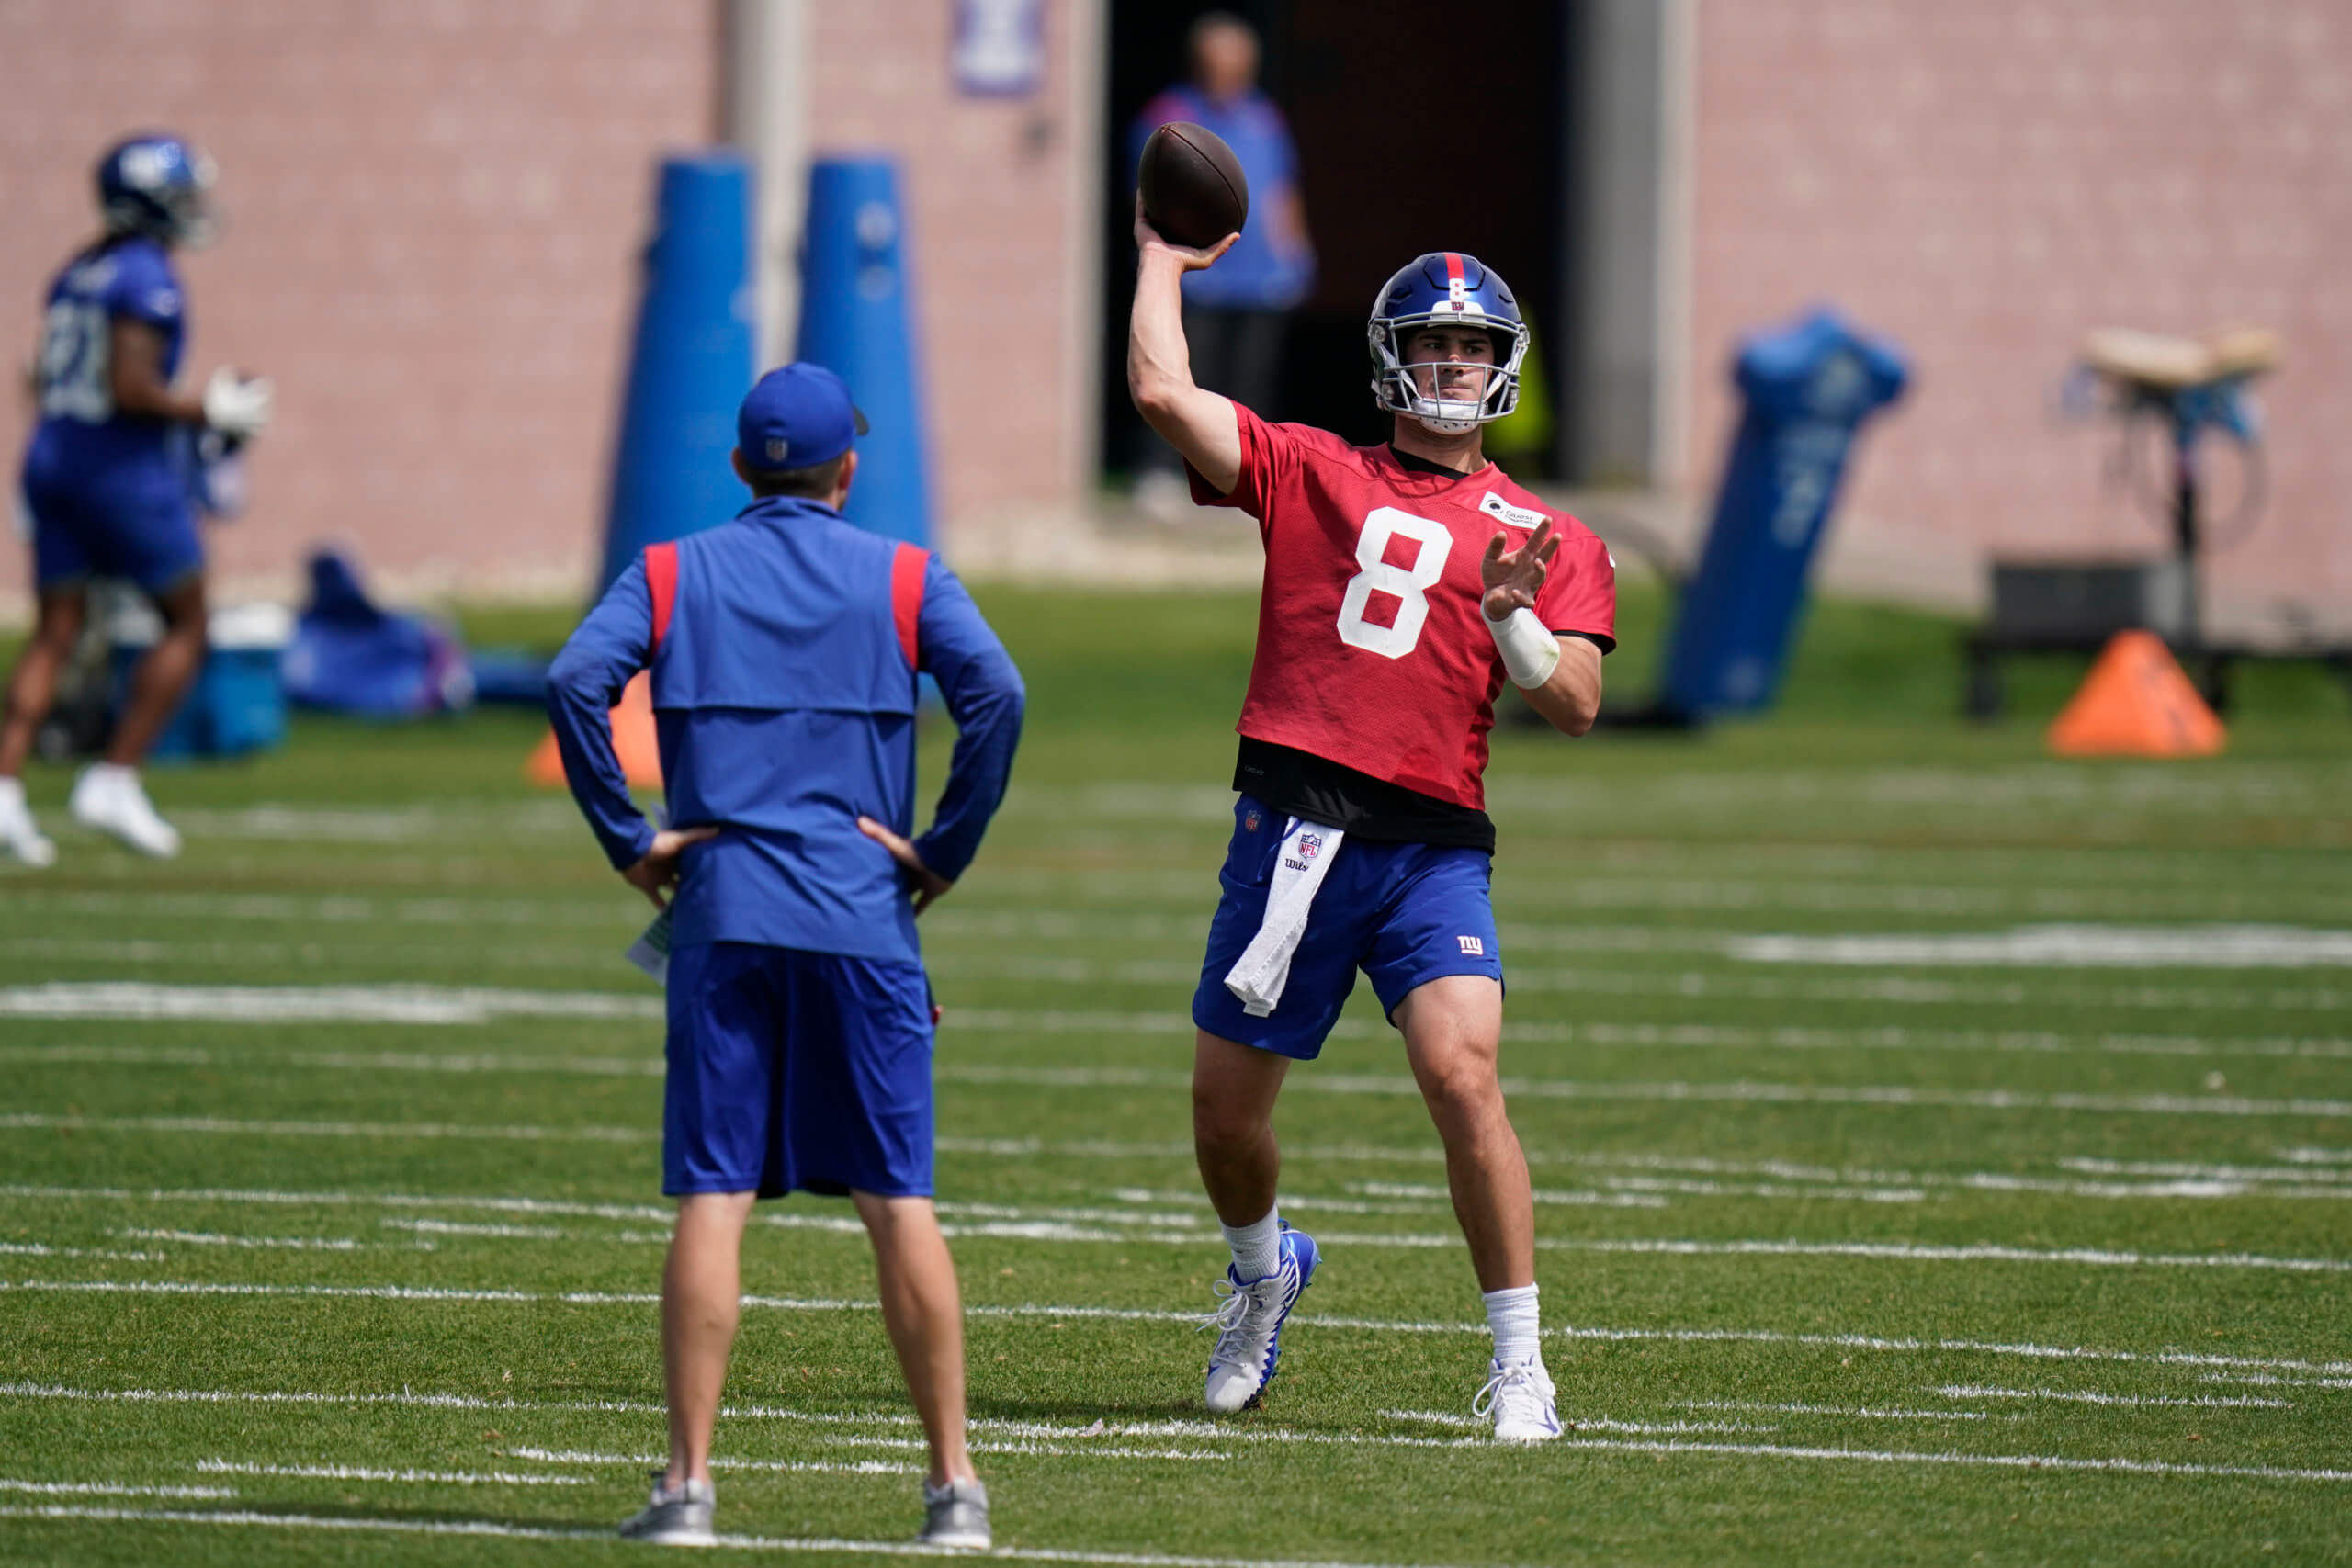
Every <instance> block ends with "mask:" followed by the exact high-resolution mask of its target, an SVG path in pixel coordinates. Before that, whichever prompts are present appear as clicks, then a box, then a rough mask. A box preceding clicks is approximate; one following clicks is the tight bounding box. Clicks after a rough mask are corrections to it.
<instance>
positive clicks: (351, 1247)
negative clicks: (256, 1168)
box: [115, 1230, 368, 1252]
mask: <svg viewBox="0 0 2352 1568" xmlns="http://www.w3.org/2000/svg"><path fill="white" fill-rule="evenodd" d="M115 1234H116V1235H127V1236H130V1237H131V1238H132V1239H134V1240H137V1241H175V1242H183V1243H186V1244H187V1245H188V1246H190V1247H249V1248H270V1249H284V1250H287V1251H293V1252H356V1251H358V1250H359V1249H360V1248H361V1247H366V1246H367V1245H368V1244H367V1243H366V1242H364V1241H355V1240H353V1239H352V1238H351V1237H349V1236H311V1235H220V1233H219V1232H217V1231H157V1230H123V1231H118V1232H116V1233H115Z"/></svg>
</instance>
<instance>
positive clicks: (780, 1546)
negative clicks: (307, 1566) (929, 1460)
mask: <svg viewBox="0 0 2352 1568" xmlns="http://www.w3.org/2000/svg"><path fill="white" fill-rule="evenodd" d="M0 1518H16V1519H61V1520H62V1519H87V1520H96V1521H105V1522H109V1523H154V1524H183V1525H257V1526H261V1527H263V1528H266V1529H289V1530H298V1529H323V1530H381V1531H387V1532H390V1533H393V1534H399V1535H463V1536H494V1537H503V1538H505V1539H508V1540H599V1541H609V1540H613V1539H614V1536H613V1532H612V1531H610V1530H608V1529H561V1528H560V1527H556V1526H542V1525H514V1524H506V1523H503V1522H502V1521H499V1520H494V1519H380V1518H374V1519H371V1518H347V1517H320V1516H317V1515H311V1514H264V1513H254V1512H250V1511H246V1510H237V1511H230V1510H226V1509H224V1510H221V1511H220V1512H218V1513H213V1512H205V1511H200V1510H196V1509H173V1508H93V1507H81V1506H58V1505H51V1506H41V1507H28V1508H0ZM712 1544H713V1545H715V1546H718V1547H721V1548H731V1549H733V1550H736V1551H824V1552H833V1553H837V1554H842V1555H864V1556H871V1557H922V1558H926V1559H932V1560H937V1559H939V1558H940V1557H942V1556H943V1555H952V1554H943V1553H942V1552H941V1551H940V1550H939V1548H937V1547H934V1546H923V1545H921V1544H919V1543H917V1542H914V1541H902V1540H824V1539H811V1538H791V1537H779V1536H750V1535H722V1536H720V1537H718V1540H716V1541H714V1542H713V1543H712ZM975 1555H976V1557H985V1559H986V1560H987V1561H989V1562H1074V1563H1090V1564H1099V1565H1101V1568H1400V1565H1397V1564H1381V1563H1357V1562H1330V1561H1325V1560H1311V1559H1306V1558H1295V1557H1246V1558H1245V1557H1176V1556H1170V1555H1168V1554H1165V1553H1160V1552H1136V1551H1080V1550H1076V1549H1072V1548H1053V1547H1023V1546H1000V1547H997V1548H995V1549H994V1550H992V1551H989V1552H986V1553H984V1554H975Z"/></svg>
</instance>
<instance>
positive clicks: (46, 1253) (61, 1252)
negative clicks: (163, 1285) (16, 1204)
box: [0, 1241, 171, 1263]
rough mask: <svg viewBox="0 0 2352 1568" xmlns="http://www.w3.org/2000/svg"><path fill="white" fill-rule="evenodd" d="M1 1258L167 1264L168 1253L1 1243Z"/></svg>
mask: <svg viewBox="0 0 2352 1568" xmlns="http://www.w3.org/2000/svg"><path fill="white" fill-rule="evenodd" d="M0 1257H6V1258H98V1259H100V1260H101V1261H104V1262H107V1263H165V1262H169V1261H170V1259H171V1254H170V1253H167V1252H109V1251H107V1250H106V1249H105V1248H103V1247H51V1245H50V1244H49V1243H47V1242H45V1241H0Z"/></svg>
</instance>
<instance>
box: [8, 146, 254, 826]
mask: <svg viewBox="0 0 2352 1568" xmlns="http://www.w3.org/2000/svg"><path fill="white" fill-rule="evenodd" d="M212 184H213V169H212V161H211V160H210V159H209V158H207V157H206V156H204V154H202V153H201V152H198V151H197V150H196V149H195V148H193V147H191V146H190V145H189V144H188V143H187V142H186V141H181V140H180V139H179V138H178V137H175V136H135V137H132V138H131V139H130V140H129V141H125V142H122V143H121V144H120V145H119V146H117V147H115V148H114V149H113V150H112V151H110V152H107V155H106V156H105V157H104V158H103V159H101V160H100V161H99V164H98V170H97V186H98V209H99V211H100V213H101V214H103V216H104V219H105V222H106V229H105V231H104V232H103V233H101V234H100V235H99V236H98V238H97V239H96V240H94V241H92V242H91V243H89V244H87V245H85V246H84V247H83V248H82V249H81V250H80V251H78V252H76V253H75V254H74V258H73V259H72V260H71V261H69V262H67V263H66V264H65V267H64V270H62V272H60V273H59V274H58V275H57V278H56V281H55V282H53V283H52V284H51V285H50V290H49V309H48V314H47V316H46V318H45V319H44V321H43V324H42V337H41V349H40V362H39V364H38V365H37V367H35V370H34V376H35V380H36V393H37V396H38V398H39V400H40V423H38V424H37V425H35V426H34V428H33V435H32V442H31V445H30V446H29V447H28V449H27V451H26V454H25V466H24V494H25V502H26V504H27V506H28V509H29V510H30V512H31V513H32V520H33V588H34V592H35V594H36V596H37V599H38V609H37V611H36V615H35V620H34V625H33V635H32V640H31V641H30V642H29V643H28V644H27V645H26V647H25V651H24V653H23V655H22V657H20V658H19V659H18V660H17V668H16V671H15V673H14V674H13V675H12V676H11V677H10V678H9V682H8V696H7V708H6V715H5V716H0V850H5V851H7V852H12V853H14V854H15V855H16V856H17V858H18V859H19V860H23V861H26V862H28V863H31V864H34V865H47V864H49V863H51V862H52V861H54V860H55V859H56V854H57V852H56V849H55V847H54V846H53V845H51V842H50V841H49V840H48V839H47V838H45V837H43V836H42V834H41V832H40V829H39V827H38V826H37V825H36V824H35V823H34V821H33V818H32V813H31V812H30V810H29V809H28V807H26V805H25V789H24V783H23V774H24V769H25V759H26V758H27V757H28V755H29V754H30V753H31V750H32V744H33V733H34V731H35V730H36V729H37V728H39V727H40V722H41V720H42V718H44V717H45V716H47V715H48V712H49V705H50V701H51V697H52V696H53V694H55V692H56V687H57V675H58V671H59V670H60V669H62V667H63V666H64V664H65V663H66V661H67V660H69V659H70V658H71V657H72V656H73V651H74V643H75V641H76V640H77V639H78V638H79V637H81V634H82V624H83V621H84V619H85V616H86V615H87V614H88V610H89V592H88V589H89V582H90V579H91V578H92V577H94V576H102V577H119V578H127V579H129V580H130V581H132V582H135V583H137V584H138V585H139V587H140V589H141V591H142V592H145V593H146V594H147V596H148V597H149V598H151V599H153V601H154V603H155V607H156V609H157V610H158V611H160V612H161V613H162V615H163V618H164V635H163V637H161V639H159V640H158V641H157V642H156V644H155V646H154V647H153V649H150V650H149V651H148V652H147V654H146V656H145V657H144V658H142V659H141V660H140V661H139V663H138V665H137V667H136V668H135V669H134V670H133V671H131V676H130V700H129V701H128V702H127V703H126V704H125V705H124V707H123V712H122V716H121V717H120V719H119V720H118V721H117V723H116V725H115V730H114V736H113V739H111V740H109V741H108V742H107V750H106V755H105V757H104V759H103V760H102V761H98V762H96V763H95V764H94V765H92V766H91V767H90V768H89V769H87V770H86V771H85V773H83V774H82V777H81V778H80V780H79V781H78V782H76V784H74V794H73V797H72V800H71V802H70V803H69V806H68V807H67V809H68V810H70V811H71V812H72V813H73V816H74V819H75V820H76V821H78V822H81V823H83V824H84V825H85V826H87V827H91V828H96V829H100V830H101V831H104V832H107V833H111V834H113V835H114V836H115V837H116V838H118V839H120V840H122V841H123V842H124V843H126V844H129V845H130V847H131V848H133V849H135V850H141V851H144V852H146V853H148V854H151V855H174V854H177V853H178V852H179V847H180V836H179V834H178V833H177V832H175V830H174V829H173V828H172V826H171V824H170V823H168V822H165V821H164V819H163V818H161V817H159V816H157V815H156V813H155V808H154V807H153V805H152V804H150V803H149V801H148V799H147V792H146V790H145V788H144V787H143V786H141V784H140V782H139V764H140V763H141V761H143V760H144V759H145V758H146V755H147V750H148V748H149V747H151V746H153V744H154V741H155V738H156V736H158V735H160V734H161V733H163V729H164V725H165V724H167V723H168V722H170V720H171V716H172V714H173V712H174V711H175V709H177V708H178V706H179V705H180V699H181V698H182V697H183V696H185V695H186V694H187V688H188V683H189V682H191V681H193V680H195V679H196V675H197V671H198V669H199V668H200V667H201V666H202V664H203V662H204V644H205V594H204V545H203V541H202V539H201V538H199V537H198V533H197V525H196V511H195V490H196V483H197V473H196V457H195V445H196V444H195V440H194V437H195V436H196V435H197V434H198V432H200V431H202V430H205V429H207V428H209V429H211V430H215V431H219V432H220V433H221V434H224V435H227V436H232V437H235V438H239V439H242V438H243V437H246V436H250V435H253V434H255V433H256V432H258V431H259V430H260V429H261V428H262V427H263V426H264V425H265V424H266V423H269V412H270V386H269V383H268V382H267V381H264V380H249V379H246V378H243V377H240V376H239V375H237V374H236V373H235V372H234V371H232V370H230V369H227V368H226V367H223V368H221V369H219V370H216V371H214V372H213V373H212V378H211V379H210V380H209V381H207V382H206V383H205V386H204V390H203V392H202V393H201V394H200V395H199V394H195V393H189V392H183V391H179V390H176V389H175V387H174V381H175V378H176V377H177V376H178V374H179V367H180V355H181V351H182V349H183V348H184V347H185V346H186V344H187V299H186V297H185V296H184V295H183V294H182V292H181V290H180V284H179V277H178V276H177V274H175V272H174V271H173V269H172V252H173V250H174V249H175V247H177V246H181V245H187V246H191V247H193V246H198V245H202V244H205V243H209V241H210V239H211V237H212V229H213V225H212V216H211V191H212Z"/></svg>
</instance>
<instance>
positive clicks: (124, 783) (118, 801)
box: [65, 762, 180, 860]
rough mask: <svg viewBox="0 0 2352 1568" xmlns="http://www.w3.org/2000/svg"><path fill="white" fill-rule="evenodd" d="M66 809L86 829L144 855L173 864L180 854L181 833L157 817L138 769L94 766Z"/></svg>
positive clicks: (97, 764) (95, 764) (77, 785)
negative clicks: (112, 837) (96, 831)
mask: <svg viewBox="0 0 2352 1568" xmlns="http://www.w3.org/2000/svg"><path fill="white" fill-rule="evenodd" d="M65 809H66V810H67V811H68V812H70V813H72V815H73V818H74V821H76V822H79V823H80V824H82V826H83V827H85V828H95V829H97V830H98V831H99V832H101V833H111V834H113V835H114V836H115V837H116V838H118V839H119V840H122V841H123V842H124V843H126V844H128V845H130V847H131V848H132V849H134V850H137V851H138V852H140V853H141V854H147V855H153V856H155V857H156V858H157V859H159V860H169V859H170V858H171V857H172V856H174V855H175V854H177V853H179V852H180V835H179V830H178V829H175V828H174V827H173V826H172V825H171V824H170V823H169V822H166V821H164V819H163V818H161V817H159V816H157V815H156V814H155V807H154V806H153V804H152V803H151V802H150V801H149V800H148V798H147V791H146V790H145V789H144V788H143V787H141V784H140V783H139V770H138V769H136V768H123V767H117V766H115V765H114V764H113V763H111V762H96V763H93V764H92V765H91V767H90V768H89V770H88V771H87V772H85V773H83V775H82V776H81V778H80V779H79V780H78V781H77V782H76V783H75V784H74V795H73V798H72V799H71V800H69V801H67V802H66V807H65Z"/></svg>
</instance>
